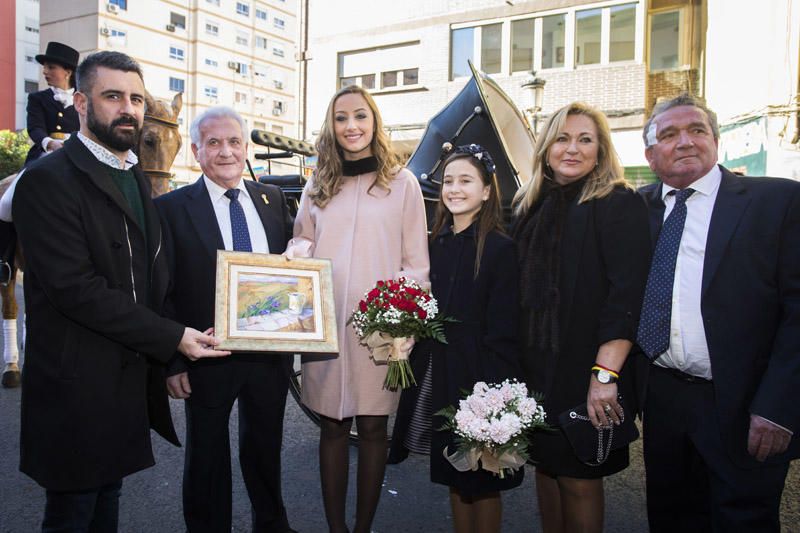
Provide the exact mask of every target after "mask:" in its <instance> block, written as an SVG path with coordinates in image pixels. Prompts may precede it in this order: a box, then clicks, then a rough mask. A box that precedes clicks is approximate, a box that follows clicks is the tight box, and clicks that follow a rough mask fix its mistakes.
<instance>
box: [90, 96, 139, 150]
mask: <svg viewBox="0 0 800 533" xmlns="http://www.w3.org/2000/svg"><path fill="white" fill-rule="evenodd" d="M88 103H89V105H88V109H87V113H86V125H87V126H88V127H89V131H91V132H92V133H94V135H95V137H97V140H98V141H100V143H101V144H104V145H105V146H107V147H108V148H111V149H113V150H116V151H118V152H125V151H127V150H130V149H131V148H133V147H134V146H136V145H137V144H139V133H141V131H142V128H141V126H139V123H138V122H137V121H136V118H134V117H133V116H131V115H123V116H121V117H119V118H117V119H115V120H113V121H112V122H111V123H110V124H103V123H101V122H99V121H98V120H97V117H95V114H94V107H93V106H92V101H91V99H89V102H88ZM121 125H131V126H133V131H121V130H117V129H116V128H117V126H121Z"/></svg>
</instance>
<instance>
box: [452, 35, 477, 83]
mask: <svg viewBox="0 0 800 533" xmlns="http://www.w3.org/2000/svg"><path fill="white" fill-rule="evenodd" d="M475 31H476V29H475V28H459V29H457V30H453V31H452V32H451V33H450V80H451V81H452V80H454V79H456V78H461V77H463V76H469V75H470V70H469V65H468V64H467V61H474V60H475Z"/></svg>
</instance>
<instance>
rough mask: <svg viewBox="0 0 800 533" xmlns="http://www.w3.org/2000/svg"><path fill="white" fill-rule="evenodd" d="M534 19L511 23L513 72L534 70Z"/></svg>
mask: <svg viewBox="0 0 800 533" xmlns="http://www.w3.org/2000/svg"><path fill="white" fill-rule="evenodd" d="M534 23H535V20H534V19H522V20H515V21H513V22H512V23H511V71H512V72H520V71H523V70H533V38H534Z"/></svg>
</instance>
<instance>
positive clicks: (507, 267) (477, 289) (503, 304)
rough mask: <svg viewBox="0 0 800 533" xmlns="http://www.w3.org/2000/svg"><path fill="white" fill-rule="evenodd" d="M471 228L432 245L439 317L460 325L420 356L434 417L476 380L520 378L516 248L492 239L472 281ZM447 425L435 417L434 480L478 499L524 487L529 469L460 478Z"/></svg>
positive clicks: (396, 451) (400, 426)
mask: <svg viewBox="0 0 800 533" xmlns="http://www.w3.org/2000/svg"><path fill="white" fill-rule="evenodd" d="M475 233H476V228H475V225H474V224H473V225H472V226H470V227H469V228H467V229H465V230H464V231H462V232H460V233H457V234H453V233H452V231H450V230H449V229H445V230H443V232H442V233H441V234H440V235H439V236H438V237H437V238H435V239H434V240H433V241H432V242H431V245H430V258H431V271H430V272H431V292H432V294H433V296H434V297H435V298H436V299H437V301H438V304H439V313H440V314H441V315H442V316H449V317H452V318H454V319H456V320H457V322H455V323H448V324H447V325H446V326H445V335H446V337H447V344H441V343H439V342H436V341H426V342H423V343H420V346H419V347H418V348H417V349H415V350H414V354H413V358H414V361H413V365H414V369H415V374H416V375H417V376H421V375H423V374H424V372H425V368H426V367H427V364H428V359H429V358H433V366H432V368H431V376H432V399H431V401H432V408H433V412H434V413H435V412H436V411H438V410H440V409H443V408H445V407H447V406H449V405H453V406H455V407H458V402H459V401H460V400H462V399H463V398H464V396H465V395H464V391H468V392H470V393H471V392H472V387H473V385H474V384H475V383H476V382H478V381H485V382H487V383H499V382H501V381H503V380H504V379H507V378H518V377H520V366H519V352H518V345H517V341H518V338H517V330H518V323H519V317H518V311H519V305H518V293H519V290H518V284H519V269H518V264H517V253H516V247H515V245H514V242H513V241H512V240H511V239H510V238H509V237H507V236H505V235H502V234H500V233H496V232H493V233H490V234H489V235H487V237H486V242H485V244H484V250H483V257H482V259H481V265H480V271H479V272H478V276H477V278H476V277H475V276H474V268H475V255H476V252H477V243H476V238H475ZM414 402H415V390H414V389H408V390H407V392H404V396H403V398H402V401H401V405H400V410H399V412H398V415H397V421H396V423H395V432H394V435H393V450H392V456H393V461H394V462H398V460H402V455H403V454H404V453H405V452H404V451H403V450H401V449H400V448H401V444H402V439H403V436H404V435H405V432H406V431H407V424H408V421H409V419H410V416H411V411H413V404H414ZM443 422H444V419H443V418H441V417H437V416H434V417H433V420H432V429H433V432H432V434H431V480H432V481H434V482H435V483H441V484H444V485H449V486H454V487H456V488H458V490H459V491H460V492H461V493H462V494H480V493H485V492H493V491H497V490H504V489H508V488H512V487H515V486H518V485H519V484H520V483H521V482H522V477H523V471H522V470H519V471H518V472H517V473H516V474H515V475H506V477H505V479H500V478H498V477H496V476H494V475H493V474H491V473H489V472H487V471H485V470H478V471H476V472H458V471H457V470H456V469H455V468H453V466H452V465H451V464H450V463H449V462H448V461H447V459H445V458H444V456H443V455H442V451H443V450H444V449H445V447H449V453H453V452H455V450H456V447H455V446H454V444H453V434H452V432H449V431H448V432H445V431H438V430H437V428H439V427H441V425H442V423H443Z"/></svg>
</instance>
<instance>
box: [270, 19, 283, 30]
mask: <svg viewBox="0 0 800 533" xmlns="http://www.w3.org/2000/svg"><path fill="white" fill-rule="evenodd" d="M272 25H273V26H275V27H276V28H278V29H279V30H282V29H284V28H286V21H285V20H283V19H279V18H278V17H275V18H273V19H272Z"/></svg>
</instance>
